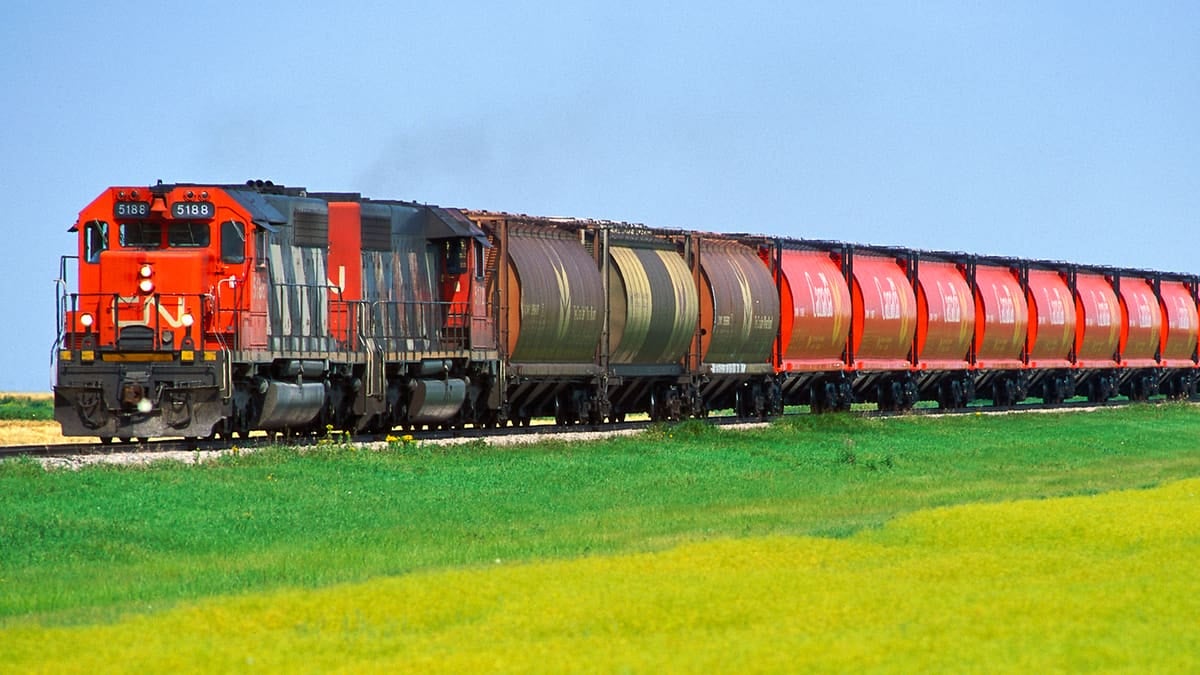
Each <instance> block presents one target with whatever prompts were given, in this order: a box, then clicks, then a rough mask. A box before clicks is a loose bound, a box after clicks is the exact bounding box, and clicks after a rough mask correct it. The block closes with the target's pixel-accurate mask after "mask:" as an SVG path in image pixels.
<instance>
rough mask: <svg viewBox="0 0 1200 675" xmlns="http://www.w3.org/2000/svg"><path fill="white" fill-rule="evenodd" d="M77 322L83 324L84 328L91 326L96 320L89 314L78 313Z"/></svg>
mask: <svg viewBox="0 0 1200 675" xmlns="http://www.w3.org/2000/svg"><path fill="white" fill-rule="evenodd" d="M79 323H81V324H83V327H84V328H91V327H92V324H94V323H96V320H95V319H94V318H92V315H91V314H80V315H79Z"/></svg>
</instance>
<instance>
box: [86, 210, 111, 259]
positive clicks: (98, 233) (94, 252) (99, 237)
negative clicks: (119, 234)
mask: <svg viewBox="0 0 1200 675" xmlns="http://www.w3.org/2000/svg"><path fill="white" fill-rule="evenodd" d="M107 250H108V223H106V222H104V221H102V220H93V221H92V222H90V223H88V224H87V225H86V226H84V228H83V258H84V260H86V261H87V262H90V263H98V262H100V252H101V251H107Z"/></svg>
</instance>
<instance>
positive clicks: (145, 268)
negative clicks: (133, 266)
mask: <svg viewBox="0 0 1200 675" xmlns="http://www.w3.org/2000/svg"><path fill="white" fill-rule="evenodd" d="M153 273H154V268H152V267H150V265H148V264H143V265H142V267H141V269H139V270H138V276H139V277H141V278H143V279H149V278H150V275H151V274H153Z"/></svg>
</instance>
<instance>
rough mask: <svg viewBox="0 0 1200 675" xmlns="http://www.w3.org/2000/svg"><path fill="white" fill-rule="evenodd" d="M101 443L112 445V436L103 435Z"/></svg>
mask: <svg viewBox="0 0 1200 675" xmlns="http://www.w3.org/2000/svg"><path fill="white" fill-rule="evenodd" d="M100 444H101V445H112V436H101V437H100Z"/></svg>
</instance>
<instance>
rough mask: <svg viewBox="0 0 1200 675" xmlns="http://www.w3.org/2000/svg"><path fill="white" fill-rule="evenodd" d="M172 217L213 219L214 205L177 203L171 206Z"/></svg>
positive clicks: (208, 203) (207, 203)
mask: <svg viewBox="0 0 1200 675" xmlns="http://www.w3.org/2000/svg"><path fill="white" fill-rule="evenodd" d="M171 217H172V218H185V219H200V220H209V219H211V218H212V217H213V203H212V202H175V203H174V204H171Z"/></svg>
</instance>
